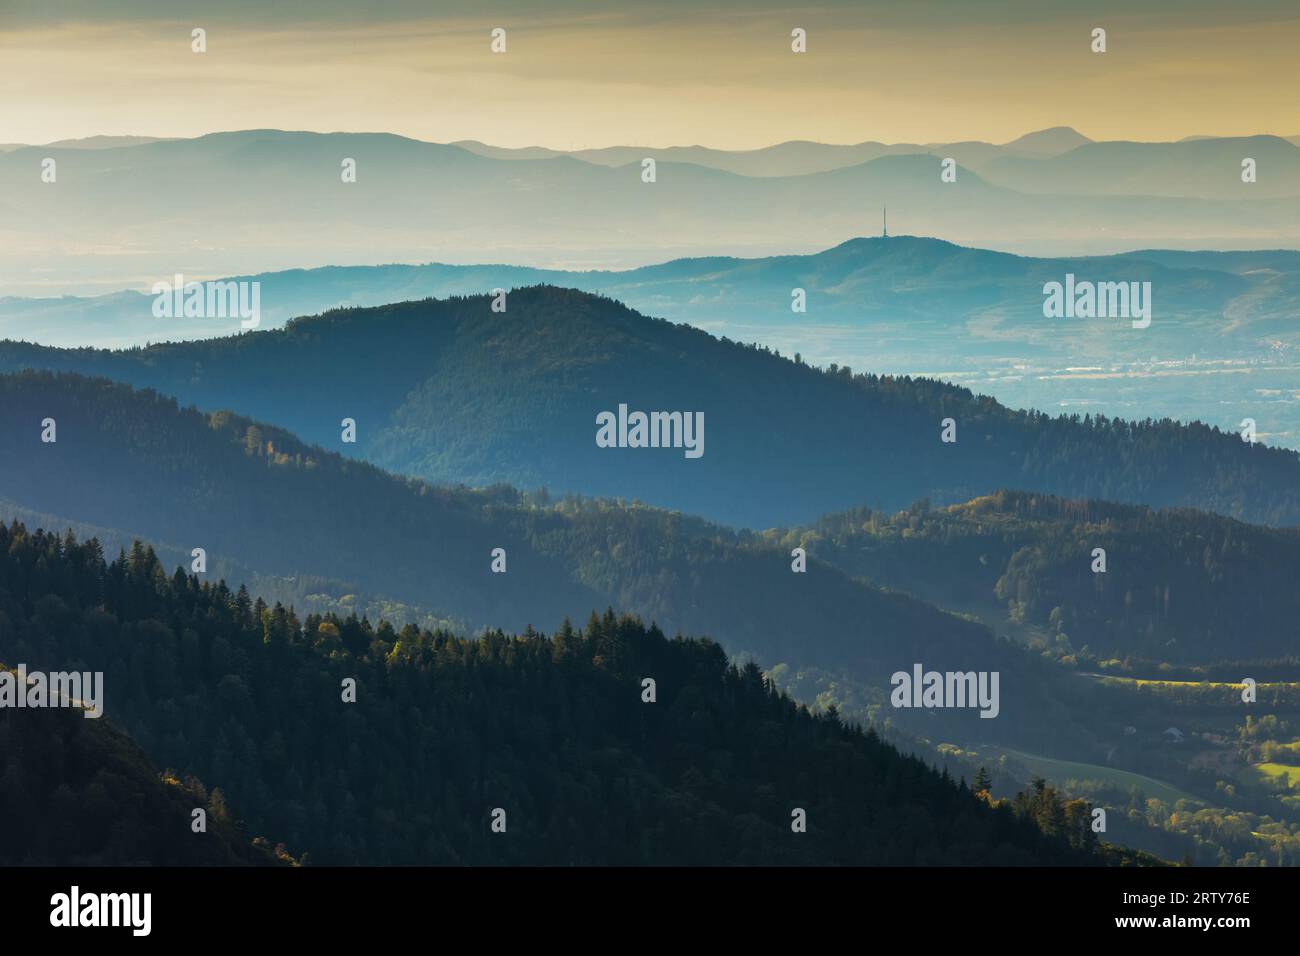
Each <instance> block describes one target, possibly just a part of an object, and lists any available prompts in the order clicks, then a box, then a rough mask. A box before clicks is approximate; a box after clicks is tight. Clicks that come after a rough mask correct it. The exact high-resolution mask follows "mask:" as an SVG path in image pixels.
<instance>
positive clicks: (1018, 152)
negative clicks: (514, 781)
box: [0, 130, 1300, 295]
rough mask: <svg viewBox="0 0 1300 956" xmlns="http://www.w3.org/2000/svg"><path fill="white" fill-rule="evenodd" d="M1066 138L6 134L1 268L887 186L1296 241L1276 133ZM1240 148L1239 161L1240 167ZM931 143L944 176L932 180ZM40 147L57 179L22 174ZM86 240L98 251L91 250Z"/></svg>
mask: <svg viewBox="0 0 1300 956" xmlns="http://www.w3.org/2000/svg"><path fill="white" fill-rule="evenodd" d="M1081 139H1083V138H1082V137H1079V136H1078V135H1077V134H1072V133H1070V132H1068V131H1058V130H1049V131H1044V132H1043V133H1041V134H1031V135H1030V136H1027V137H1022V138H1021V139H1019V140H1015V141H1012V142H1011V143H1008V144H1004V145H1002V146H994V145H991V144H987V143H956V144H941V145H939V146H926V147H921V146H913V145H907V144H901V145H890V146H886V145H884V144H870V143H868V144H859V145H857V146H843V147H842V146H829V145H824V144H798V143H794V144H781V145H778V146H774V147H768V148H767V149H765V150H757V151H751V152H749V153H731V152H726V151H716V150H707V149H702V148H696V147H687V148H685V152H684V153H682V152H680V151H675V150H666V151H655V150H651V151H648V153H647V151H646V150H640V149H637V148H634V147H618V148H613V149H612V150H604V151H597V152H595V153H592V154H590V155H584V154H583V151H578V152H575V153H573V154H557V155H551V154H536V155H534V153H532V152H528V151H525V154H524V155H523V156H522V157H521V158H511V159H506V158H501V156H502V155H506V154H501V153H500V152H499V151H497V150H494V149H491V148H488V147H480V146H474V145H473V144H460V145H455V144H439V143H429V142H422V141H418V140H412V139H408V138H405V137H400V136H393V135H389V134H376V133H365V134H362V133H355V134H354V133H332V134H320V133H306V132H285V131H280V130H245V131H237V132H228V133H213V134H208V135H205V136H200V137H197V138H194V139H167V140H151V139H148V138H142V139H139V140H131V141H130V142H129V144H128V145H108V144H107V143H100V144H97V145H98V146H100V147H102V148H84V144H83V145H81V146H79V145H78V144H76V143H73V144H70V145H50V146H42V147H19V148H13V149H8V150H7V151H5V152H0V213H3V223H4V225H3V227H2V228H0V269H3V272H4V274H5V275H6V276H7V277H8V279H7V281H6V283H5V288H4V290H3V291H5V292H7V293H8V294H11V295H12V294H20V295H33V294H35V295H40V294H48V293H50V292H53V293H56V294H69V293H76V294H84V293H86V292H88V291H102V290H103V289H105V288H110V289H112V288H130V287H138V286H141V285H150V284H152V283H153V282H154V281H157V280H158V279H159V278H160V277H163V276H170V275H173V274H175V273H177V272H180V273H184V274H187V275H205V276H215V275H232V274H247V273H249V272H252V271H280V270H284V269H288V268H302V267H312V266H320V265H326V264H329V263H344V264H350V265H374V264H382V263H391V262H411V261H426V262H427V261H431V260H441V261H447V262H462V263H463V262H472V261H483V260H484V259H485V258H486V257H488V256H489V255H490V257H491V258H492V259H493V260H496V261H509V262H513V263H515V264H517V265H523V266H530V267H544V268H572V267H574V266H578V267H582V268H593V267H595V268H626V267H631V266H639V265H643V264H645V263H647V262H653V261H656V260H659V259H664V258H668V257H671V256H682V255H692V256H700V255H715V254H719V253H725V254H737V253H740V254H745V255H770V254H776V253H788V252H792V251H793V252H807V251H812V250H815V249H819V248H825V247H827V246H828V245H833V244H835V243H837V242H841V241H844V240H846V239H849V238H851V237H853V236H857V235H862V234H863V233H864V232H866V231H868V230H866V229H864V225H866V224H870V226H871V230H870V231H874V229H875V227H876V225H877V223H878V222H879V216H880V210H881V208H882V207H883V206H885V205H888V206H889V208H890V209H891V211H892V215H893V218H894V221H895V224H896V229H895V231H897V232H902V233H910V234H921V235H925V234H930V235H941V236H945V237H948V238H950V239H952V240H953V241H956V242H958V243H961V244H966V245H976V246H981V245H982V246H987V247H990V248H998V249H1005V250H1009V251H1015V252H1031V253H1035V254H1040V255H1041V254H1044V253H1056V254H1059V253H1061V252H1068V253H1069V254H1071V255H1078V254H1083V253H1102V252H1104V253H1114V252H1117V251H1120V250H1123V249H1127V248H1134V247H1139V248H1140V247H1155V246H1160V247H1169V248H1183V249H1196V248H1206V247H1217V248H1221V249H1228V248H1232V249H1242V248H1261V247H1280V248H1297V247H1300V232H1297V225H1296V223H1297V222H1300V146H1297V145H1296V144H1295V143H1292V142H1290V141H1288V140H1287V139H1284V138H1282V137H1278V136H1253V137H1231V138H1212V139H1191V140H1185V141H1179V142H1174V143H1129V142H1092V141H1086V142H1080V140H1081ZM108 142H110V143H111V142H114V141H113V140H109V141H108ZM511 155H513V154H511ZM1247 157H1248V158H1251V159H1253V160H1254V161H1255V162H1256V164H1257V167H1258V178H1257V180H1256V181H1254V182H1250V183H1246V182H1243V181H1242V177H1241V172H1242V167H1241V164H1242V161H1243V158H1247ZM947 158H951V159H953V160H954V161H955V162H956V178H955V180H954V181H951V182H947V181H944V180H943V179H941V174H942V172H943V168H942V162H943V160H944V159H947ZM646 159H654V160H655V162H656V164H657V165H656V168H655V171H654V178H653V181H645V180H644V179H643V174H644V172H645V170H644V168H643V160H646ZM46 160H52V161H53V162H54V163H55V167H54V169H55V170H56V179H55V180H53V181H43V179H42V175H43V169H44V167H43V164H44V163H45V161H46ZM345 160H353V161H355V164H356V166H355V169H356V178H355V181H354V182H345V181H344V177H343V175H342V172H341V167H342V165H343V164H344V161H345ZM271 223H273V224H274V229H268V224H271ZM181 224H189V225H181ZM196 230H197V231H196ZM200 233H201V235H200ZM105 245H113V246H114V247H115V248H117V250H118V252H117V254H116V255H114V256H113V257H103V256H99V255H97V254H96V252H95V250H96V249H100V248H103V247H104V246H105ZM56 261H57V263H58V266H57V270H55V268H54V266H53V263H54V262H56Z"/></svg>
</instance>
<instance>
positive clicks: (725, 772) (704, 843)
mask: <svg viewBox="0 0 1300 956" xmlns="http://www.w3.org/2000/svg"><path fill="white" fill-rule="evenodd" d="M0 658H3V659H7V660H22V661H23V662H26V663H28V664H29V666H31V667H43V668H45V669H48V670H55V669H73V668H77V669H91V670H103V671H104V672H105V687H106V691H105V700H106V714H107V716H106V718H105V719H107V720H111V721H113V722H115V723H117V724H118V725H120V726H122V727H124V728H126V729H127V730H128V731H129V732H130V733H131V735H132V736H133V737H134V738H135V739H136V740H137V741H139V743H140V744H141V746H142V747H143V748H144V749H145V750H146V751H147V752H148V753H150V754H151V755H152V756H153V757H154V759H155V761H156V762H158V763H159V764H165V765H168V766H174V767H176V768H178V773H180V774H191V773H192V774H197V775H199V776H201V777H202V778H203V779H205V780H209V781H212V782H213V783H214V785H219V786H220V787H221V789H222V790H223V791H224V793H225V794H226V795H227V797H228V798H229V799H230V801H231V803H232V804H233V805H235V806H237V807H239V808H240V812H241V814H243V815H245V816H246V818H247V819H248V821H249V826H250V828H251V829H252V830H255V831H256V832H265V833H274V834H275V836H276V838H277V839H282V840H284V841H285V842H286V843H287V844H288V845H289V846H290V847H292V848H293V849H294V851H295V852H298V851H303V850H305V851H308V855H309V856H310V858H311V859H312V860H314V861H316V862H327V863H554V864H575V863H577V864H585V863H615V864H621V863H649V864H655V863H681V864H716V863H757V864H763V863H874V864H975V863H991V864H1016V863H1083V862H1101V861H1103V860H1112V861H1115V860H1119V859H1122V858H1123V857H1121V856H1118V855H1116V854H1114V853H1113V852H1110V853H1108V854H1107V855H1103V854H1102V853H1101V852H1100V851H1097V850H1095V849H1091V848H1088V847H1078V846H1072V845H1071V841H1070V840H1069V839H1068V837H1067V836H1066V835H1064V834H1060V833H1056V834H1047V833H1044V832H1043V831H1041V830H1040V829H1039V828H1038V827H1037V826H1036V825H1035V823H1034V822H1033V820H1032V819H1031V815H1026V814H1023V813H1020V814H1018V813H1017V812H1015V811H1014V810H1012V809H1011V808H1002V809H994V808H990V807H989V806H987V805H986V804H985V803H984V802H983V801H981V800H980V799H978V798H977V797H976V796H975V795H974V794H972V793H971V792H970V790H969V789H968V788H966V786H965V785H964V784H958V783H954V781H952V780H951V779H948V778H947V777H946V775H940V774H937V773H936V772H934V771H933V770H930V769H929V768H927V767H926V766H925V765H924V764H923V763H921V762H920V761H918V760H915V759H913V758H907V757H903V756H901V755H900V754H899V753H898V752H897V751H896V750H895V749H893V748H892V747H890V746H889V745H887V744H884V743H883V742H881V741H880V740H879V739H877V738H876V737H875V736H874V734H871V733H863V732H861V731H859V730H857V729H854V728H851V727H848V726H845V725H844V724H843V723H842V722H841V721H840V720H839V718H838V717H837V716H835V715H834V714H829V715H826V716H820V717H819V716H814V715H812V714H810V713H809V712H808V711H807V710H806V709H805V708H803V707H802V706H800V705H797V704H795V703H794V702H793V701H791V700H790V699H789V698H788V697H785V696H784V695H781V694H779V693H777V692H776V691H775V690H774V689H773V688H772V687H771V686H770V685H769V684H768V682H767V681H765V679H764V678H763V675H762V673H761V672H760V671H759V670H758V669H757V668H756V667H754V666H752V665H749V666H746V667H743V668H737V667H736V666H733V665H731V664H729V663H728V660H727V657H726V655H725V653H724V652H723V650H722V649H721V647H719V646H718V645H716V644H714V643H712V642H710V641H707V640H684V639H681V638H678V639H675V640H668V639H666V638H665V637H664V635H663V634H662V633H660V632H659V631H658V629H657V628H655V627H653V626H651V627H649V628H647V627H645V626H644V625H642V624H641V623H640V622H639V621H637V620H635V619H632V618H628V617H623V618H616V617H615V615H614V614H613V612H606V613H605V614H604V615H603V616H597V615H595V614H593V615H592V617H591V620H590V621H589V622H588V624H587V625H586V627H584V628H582V629H575V628H573V627H572V626H570V625H568V624H567V623H566V624H565V625H564V626H563V627H561V628H560V630H559V631H557V632H556V633H555V634H554V635H553V636H552V637H550V638H547V637H543V636H541V635H539V634H537V633H534V632H531V631H529V632H526V633H524V634H522V635H520V636H517V637H510V636H507V635H505V634H503V633H501V632H492V633H489V634H486V635H485V636H483V637H482V638H480V639H477V640H468V639H464V638H460V637H457V636H454V635H452V634H449V633H446V632H429V631H420V630H417V629H416V628H415V627H413V626H408V627H405V628H403V629H401V630H400V631H399V630H394V629H393V628H392V627H391V626H390V625H388V624H387V623H383V622H381V623H379V624H378V625H372V624H371V623H369V622H368V621H365V620H357V619H355V618H348V619H339V618H336V617H333V616H326V617H323V618H322V617H319V616H309V617H307V618H306V619H305V620H300V619H299V618H298V617H297V616H296V615H295V613H294V612H293V611H292V610H291V609H287V608H285V607H282V606H278V605H277V606H274V607H268V606H266V605H265V604H264V603H263V602H262V601H261V600H260V599H258V600H254V599H252V598H250V596H249V595H248V593H247V592H246V591H245V590H243V589H242V588H241V589H240V590H239V591H234V592H232V591H231V590H230V589H228V588H227V587H226V586H225V585H224V584H215V585H214V584H208V583H200V582H199V580H198V579H197V578H196V577H195V576H191V575H186V574H184V573H182V572H181V571H180V570H178V571H176V572H175V573H174V574H172V575H168V574H167V573H166V572H165V571H164V569H163V568H162V566H161V565H160V564H159V563H158V561H157V559H156V557H155V556H154V554H153V553H152V551H150V550H149V549H147V548H145V547H143V546H139V545H137V546H136V547H134V548H133V549H132V550H131V552H130V553H129V554H123V555H121V556H119V557H118V558H117V559H116V560H113V561H111V562H106V561H105V559H104V557H103V555H102V554H101V550H100V548H99V546H98V543H97V542H95V541H90V542H85V543H77V542H76V541H74V540H73V539H72V538H71V537H70V536H64V537H60V536H58V535H50V534H45V533H43V532H39V531H38V532H35V533H28V532H27V531H26V530H25V529H24V528H23V527H21V526H19V525H17V524H14V525H12V526H9V527H7V528H3V529H0ZM348 678H351V679H354V680H355V681H356V702H355V703H346V702H344V700H343V690H342V689H343V686H344V681H345V680H346V679H348ZM645 678H653V680H654V681H655V692H656V695H657V700H656V701H655V702H654V703H645V702H644V701H643V694H645V693H646V690H645V689H644V688H645V685H644V683H643V681H644V679H645ZM76 719H78V720H80V719H81V718H80V716H79V715H78V716H77V718H76ZM87 723H89V721H87ZM497 808H500V809H501V810H503V811H504V812H505V817H504V819H505V826H506V830H505V832H504V833H498V832H494V831H493V829H492V821H493V819H494V818H493V811H494V810H496V809H497ZM796 808H798V809H802V810H804V811H806V814H807V832H806V833H795V832H792V829H791V822H792V819H793V818H792V812H793V811H794V810H795V809H796ZM186 836H187V837H188V835H186Z"/></svg>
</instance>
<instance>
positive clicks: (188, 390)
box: [0, 286, 1300, 528]
mask: <svg viewBox="0 0 1300 956" xmlns="http://www.w3.org/2000/svg"><path fill="white" fill-rule="evenodd" d="M492 301H493V300H492V298H491V297H489V296H471V297H466V298H452V299H447V300H442V301H435V300H426V301H421V302H407V303H402V304H398V305H390V306H381V307H378V308H372V309H352V310H344V311H338V312H331V313H327V314H325V315H323V316H320V317H315V318H310V319H301V320H297V321H295V322H293V323H291V325H290V326H289V327H288V328H286V329H281V330H275V331H267V332H262V333H253V334H245V335H241V336H236V337H233V338H225V339H214V340H207V341H201V342H188V343H176V344H167V345H158V346H154V347H151V348H147V349H136V350H129V351H123V352H99V351H95V350H89V349H82V350H66V351H65V350H54V349H43V348H40V347H36V346H30V345H22V344H18V343H3V344H2V345H0V370H6V369H7V370H13V369H20V368H25V367H39V368H48V369H55V370H70V371H78V372H81V373H84V374H94V375H103V376H107V377H110V378H114V379H117V380H120V381H124V382H127V383H129V384H131V385H133V386H136V387H150V388H155V389H157V390H159V391H161V392H164V393H166V394H170V395H174V396H176V397H178V398H179V400H180V401H181V402H182V403H194V404H196V405H198V406H199V407H201V408H204V409H207V410H210V411H211V410H216V409H219V408H229V409H232V410H234V411H235V412H237V413H240V414H243V415H249V416H252V417H254V418H257V419H260V420H265V421H274V422H276V423H277V424H278V425H280V426H281V427H284V428H287V429H289V430H291V431H293V432H294V433H296V434H298V435H300V436H301V437H303V438H304V439H306V440H307V441H310V442H315V443H319V444H321V445H323V446H324V447H326V448H331V449H337V450H339V451H341V452H343V453H345V454H348V455H353V456H359V457H363V458H365V459H367V460H369V461H371V462H374V463H376V464H379V465H380V466H382V467H384V468H387V469H389V470H392V471H396V472H401V473H406V474H411V475H416V476H420V477H423V478H427V479H431V480H435V481H447V482H465V483H468V484H472V485H477V486H483V485H490V484H493V483H496V482H508V483H511V484H513V485H515V486H518V487H521V488H524V489H534V488H539V487H548V488H551V489H557V490H562V491H566V492H580V493H583V494H596V495H603V496H619V497H623V498H629V499H630V498H639V499H641V500H644V501H646V502H649V503H651V504H655V505H659V506H663V507H669V508H675V509H680V510H683V511H687V512H693V513H698V514H702V515H706V516H708V517H710V518H713V519H715V520H721V521H725V522H728V523H732V524H743V525H748V526H751V527H758V528H763V527H769V526H771V525H775V524H782V523H793V522H807V521H812V520H814V519H815V518H816V517H817V516H818V515H820V514H824V513H826V512H829V511H834V510H840V509H844V508H848V507H857V506H860V505H862V504H870V505H873V506H877V505H878V506H882V507H884V508H888V509H894V508H899V507H903V506H905V505H906V504H907V503H908V502H910V501H913V500H916V499H917V498H919V497H923V496H924V497H929V498H931V499H932V500H934V501H935V502H936V503H951V502H957V501H962V500H966V499H969V498H972V497H976V496H979V495H982V494H988V493H991V492H993V491H995V490H997V489H998V488H1004V487H1024V488H1032V489H1034V490H1036V491H1041V492H1045V493H1052V494H1059V495H1064V496H1068V497H1088V498H1101V499H1106V500H1113V501H1121V502H1129V503H1140V504H1148V505H1152V506H1187V507H1197V508H1201V509H1204V510H1210V511H1215V512H1218V513H1222V514H1226V515H1230V516H1234V517H1240V518H1243V519H1246V520H1252V521H1257V522H1264V523H1279V524H1285V523H1292V522H1297V521H1300V456H1298V455H1297V454H1296V453H1294V452H1289V451H1282V450H1277V449H1271V448H1265V447H1263V446H1259V445H1256V446H1251V445H1247V444H1246V443H1244V442H1242V441H1241V440H1240V438H1239V437H1238V436H1237V435H1235V434H1224V433H1221V432H1219V431H1217V430H1215V429H1211V428H1207V427H1205V426H1202V425H1195V424H1193V425H1179V424H1176V423H1173V422H1169V421H1161V422H1150V421H1147V422H1138V423H1130V422H1123V421H1118V420H1112V419H1108V418H1086V417H1085V418H1082V419H1080V418H1079V417H1077V416H1073V417H1061V418H1051V417H1048V416H1046V415H1042V414H1039V413H1032V412H1030V413H1026V412H1017V411H1011V410H1009V409H1007V408H1004V407H1003V406H1001V405H999V404H998V403H996V402H995V401H993V400H992V399H988V398H984V397H979V396H975V395H972V394H971V393H970V392H969V391H967V390H965V389H961V388H957V387H955V386H950V385H945V384H942V383H938V382H935V381H932V380H928V379H910V378H891V377H880V376H872V375H853V374H852V373H851V372H850V371H849V370H848V369H847V368H837V367H835V366H831V367H830V369H829V370H819V369H815V368H811V367H809V366H806V365H802V364H800V363H798V362H795V361H791V360H788V359H785V358H782V357H780V356H779V355H776V354H773V353H771V352H769V351H767V350H766V349H756V348H749V347H745V346H741V345H739V344H737V343H735V342H731V341H728V340H726V339H717V338H714V337H712V336H710V335H708V334H706V333H704V332H702V331H699V330H697V329H692V328H689V327H687V326H681V325H673V324H671V323H669V322H664V321H659V320H654V319H649V318H646V317H645V316H642V315H640V314H638V313H636V312H633V311H632V310H630V309H627V308H625V307H623V306H622V305H620V304H618V303H617V302H614V301H612V300H609V299H604V298H600V297H598V296H593V295H590V294H586V293H580V292H575V291H572V290H563V289H555V288H551V287H545V286H539V287H532V288H526V289H519V290H515V291H513V292H511V293H510V294H509V296H508V298H507V304H506V310H505V311H504V312H494V311H493V309H492ZM620 404H626V405H627V407H628V409H629V411H638V410H640V411H644V412H651V411H681V412H702V413H703V414H704V423H705V427H704V446H703V455H702V457H699V458H694V459H688V458H686V457H685V453H684V449H682V448H626V447H621V448H602V447H598V446H597V443H596V432H597V428H596V419H597V415H598V414H599V413H601V412H603V411H611V412H617V410H618V407H619V405H620ZM344 418H351V419H354V420H355V421H356V423H357V440H356V443H355V444H345V443H343V442H342V441H341V432H342V429H341V427H340V423H341V422H342V420H343V419H344ZM948 418H951V419H952V420H953V422H954V424H955V429H956V431H955V435H956V439H957V440H956V441H955V442H952V443H946V442H943V441H941V440H940V439H941V430H942V422H943V420H944V419H948Z"/></svg>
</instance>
